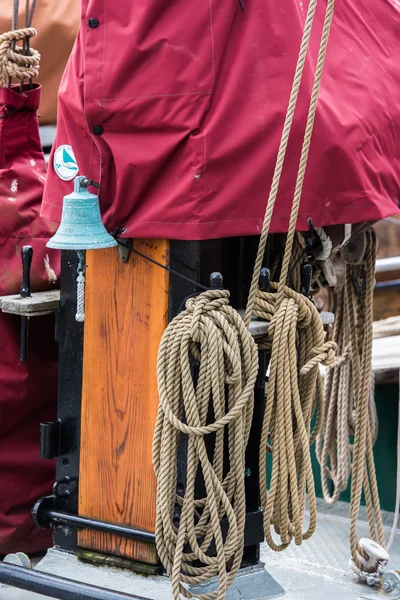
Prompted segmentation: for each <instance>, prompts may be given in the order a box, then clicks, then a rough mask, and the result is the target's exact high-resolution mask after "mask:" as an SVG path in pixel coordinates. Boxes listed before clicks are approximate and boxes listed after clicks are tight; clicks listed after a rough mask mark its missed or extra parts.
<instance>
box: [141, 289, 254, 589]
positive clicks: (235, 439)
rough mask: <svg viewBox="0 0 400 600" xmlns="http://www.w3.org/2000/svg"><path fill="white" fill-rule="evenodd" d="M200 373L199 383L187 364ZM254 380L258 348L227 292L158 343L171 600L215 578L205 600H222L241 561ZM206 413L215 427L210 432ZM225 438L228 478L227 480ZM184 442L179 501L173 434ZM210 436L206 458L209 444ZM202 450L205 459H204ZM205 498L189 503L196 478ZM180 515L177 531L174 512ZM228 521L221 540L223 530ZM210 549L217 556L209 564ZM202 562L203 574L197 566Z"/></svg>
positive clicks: (160, 528) (161, 481) (164, 537)
mask: <svg viewBox="0 0 400 600" xmlns="http://www.w3.org/2000/svg"><path fill="white" fill-rule="evenodd" d="M193 361H196V362H197V363H198V379H197V383H196V384H195V383H194V381H193V377H192V362H193ZM257 372H258V353H257V347H256V344H255V343H254V341H253V338H252V337H251V335H250V333H249V332H248V330H247V329H246V327H245V325H244V322H243V320H242V319H241V317H240V316H239V315H238V313H237V312H236V311H235V310H234V309H233V308H232V307H231V306H229V292H228V291H226V290H210V291H207V292H203V293H202V294H200V295H199V296H198V297H197V298H191V299H190V300H188V301H187V304H186V310H184V311H183V312H182V313H180V314H179V315H178V316H177V317H175V319H173V321H171V323H170V324H169V326H168V327H167V329H166V331H165V333H164V336H163V338H162V341H161V345H160V349H159V354H158V366H157V378H158V387H159V395H160V404H159V411H158V416H157V423H156V429H155V435H154V445H153V462H154V467H155V472H156V475H157V479H158V488H157V521H156V539H157V551H158V554H159V556H160V559H161V561H162V563H163V565H164V566H165V568H166V569H167V572H168V574H169V575H170V577H171V579H172V588H173V594H174V598H175V599H178V598H179V597H180V594H182V595H183V596H185V597H186V598H191V594H190V593H189V592H188V591H187V590H186V589H185V587H184V586H183V585H182V583H190V584H198V583H203V582H205V581H207V580H209V579H210V578H212V577H214V576H215V575H218V577H219V586H218V590H217V591H216V592H213V593H210V594H204V595H203V596H201V598H203V600H211V599H213V598H217V599H218V600H223V598H225V594H226V590H227V589H228V587H229V585H230V584H231V583H232V581H233V579H234V577H235V575H236V573H237V571H238V569H239V567H240V562H241V559H242V554H243V544H244V540H243V530H244V522H245V516H246V501H245V489H244V471H245V464H244V457H245V448H246V444H247V440H248V437H249V432H250V426H251V420H252V415H253V400H254V398H253V396H254V385H255V381H256V377H257ZM210 406H211V407H212V411H213V415H214V420H213V421H212V422H211V423H209V424H206V423H207V416H208V412H209V408H210ZM225 428H227V432H228V433H227V439H228V444H227V446H228V449H227V453H228V461H229V462H228V464H229V471H228V473H224V463H225V462H226V461H225V456H224V455H225V452H224V431H225ZM180 433H183V434H186V435H187V436H188V448H187V476H186V477H187V481H186V489H185V493H184V496H183V495H182V493H181V494H178V495H176V488H177V462H176V457H177V451H178V443H179V437H180V436H179V434H180ZM210 434H214V435H215V440H214V444H213V445H214V448H213V451H212V454H211V456H210V454H209V453H207V447H206V442H205V436H207V435H210ZM210 451H211V450H210V448H208V452H210ZM199 469H200V470H201V472H202V473H203V476H204V483H205V490H206V496H205V498H202V499H196V500H195V496H194V488H195V479H196V474H197V472H198V470H199ZM176 503H177V504H178V505H179V507H180V516H179V523H177V522H176V521H174V512H175V504H176ZM224 517H226V519H227V522H228V531H227V533H226V538H225V539H224V536H223V533H222V529H221V520H222V519H223V518H224ZM211 545H215V549H216V556H215V557H213V556H209V555H208V554H207V552H208V550H210V547H211ZM196 561H200V562H201V563H202V564H203V565H204V566H196Z"/></svg>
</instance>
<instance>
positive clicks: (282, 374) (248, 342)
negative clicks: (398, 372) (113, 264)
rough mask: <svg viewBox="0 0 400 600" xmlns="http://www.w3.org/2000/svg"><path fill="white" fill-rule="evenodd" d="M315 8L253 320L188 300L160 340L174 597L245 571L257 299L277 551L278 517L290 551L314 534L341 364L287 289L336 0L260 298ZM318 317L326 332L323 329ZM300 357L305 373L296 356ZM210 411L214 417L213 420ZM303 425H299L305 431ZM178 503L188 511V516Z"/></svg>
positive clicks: (207, 599)
mask: <svg viewBox="0 0 400 600" xmlns="http://www.w3.org/2000/svg"><path fill="white" fill-rule="evenodd" d="M316 5H317V0H310V4H309V8H308V13H307V18H306V23H305V28H304V34H303V39H302V42H301V48H300V54H299V58H298V63H297V67H296V72H295V77H294V82H293V87H292V91H291V95H290V100H289V106H288V110H287V115H286V119H285V124H284V128H283V133H282V138H281V142H280V147H279V151H278V157H277V163H276V167H275V172H274V176H273V181H272V185H271V192H270V195H269V199H268V204H267V208H266V213H265V218H264V223H263V227H262V232H261V236H260V242H259V248H258V253H257V259H256V263H255V266H254V272H253V277H252V284H251V288H250V293H249V299H248V304H247V308H246V314H245V319H244V323H243V322H242V321H241V319H240V317H238V315H237V314H236V312H235V311H234V310H233V309H232V308H231V307H230V306H229V304H228V299H229V292H227V291H226V290H210V291H207V292H204V293H203V294H200V296H198V297H197V298H195V299H190V300H189V301H188V302H187V305H186V310H185V311H184V312H182V313H181V314H180V315H178V316H177V317H175V319H173V321H172V322H171V323H170V324H169V325H168V327H167V329H166V331H165V332H164V335H163V338H162V340H161V345H160V349H159V354H158V365H157V378H158V388H159V396H160V404H159V412H158V417H157V423H156V429H155V436H154V447H153V462H154V467H155V472H156V476H157V480H158V490H157V520H156V539H157V551H158V553H159V556H160V559H161V561H162V563H163V564H164V566H165V568H166V570H167V572H168V574H169V576H170V577H171V579H172V589H173V594H174V599H175V600H178V599H179V598H180V594H182V595H183V596H185V597H186V598H190V597H191V594H190V592H189V591H187V590H186V588H185V587H184V585H183V584H193V583H202V582H205V581H207V580H209V579H210V578H212V577H214V576H215V575H218V576H219V585H218V589H217V590H216V591H215V592H212V593H210V594H204V595H203V596H200V598H202V599H203V600H212V599H214V598H217V599H218V600H223V599H224V598H225V594H226V591H227V589H228V587H229V585H230V584H231V583H232V581H233V579H234V577H235V575H236V573H237V571H238V569H239V567H240V561H241V558H242V554H243V545H244V540H243V535H244V521H245V492H244V455H245V447H246V444H247V440H248V435H249V430H250V425H251V418H252V412H253V386H254V383H255V380H256V376H257V371H258V355H257V349H256V346H255V344H254V342H253V340H252V338H251V336H250V334H249V332H248V329H247V327H248V325H249V323H250V319H251V317H252V315H253V314H254V310H255V305H256V301H257V306H258V309H259V310H261V309H262V308H263V307H265V306H264V305H263V304H262V301H263V300H265V301H266V302H267V303H269V304H270V305H271V307H272V311H271V325H270V329H269V331H270V335H269V337H270V340H271V346H272V358H271V375H270V383H269V385H268V395H267V410H266V416H265V419H264V426H263V436H262V440H261V447H260V457H261V458H260V467H261V469H260V470H261V477H262V482H263V483H261V488H263V486H264V485H265V489H266V475H265V454H266V449H267V441H268V438H269V440H270V445H269V449H270V451H271V453H272V456H273V469H272V487H271V492H270V494H269V495H268V496H267V494H266V492H265V494H264V493H263V489H261V494H262V497H263V502H262V504H263V509H264V511H265V518H264V524H265V535H266V538H267V541H269V542H270V543H271V542H272V540H271V537H270V534H269V532H270V524H271V523H270V521H271V515H272V516H273V517H274V519H273V520H274V523H275V530H276V531H277V532H278V533H281V535H282V543H283V545H285V546H286V545H287V544H288V542H289V541H290V538H291V537H292V536H293V535H294V536H295V539H296V542H297V543H300V541H301V539H300V537H304V535H300V533H299V523H300V528H301V522H302V515H303V511H304V502H305V498H304V495H305V490H306V488H308V490H309V493H310V495H311V496H312V495H313V491H312V490H313V481H312V473H311V472H310V469H309V465H310V462H309V461H310V458H309V444H310V437H311V439H313V437H315V435H316V433H317V431H315V432H314V434H312V435H311V436H310V432H309V428H310V420H311V415H312V414H313V412H314V409H315V406H316V405H317V404H318V405H319V406H321V404H322V402H321V398H320V394H321V390H322V387H321V384H320V382H319V379H318V376H319V375H318V373H319V371H318V367H319V364H320V363H322V364H329V363H330V362H331V361H332V360H333V351H334V349H335V344H333V343H328V344H324V339H323V332H322V330H321V327H320V317H319V315H318V313H317V311H316V309H315V310H314V309H313V308H312V304H311V302H309V301H308V300H307V299H304V298H303V297H301V296H300V295H299V294H295V293H294V292H292V290H290V289H289V288H287V286H286V280H287V276H288V270H289V263H290V261H291V256H292V249H293V243H294V237H295V228H296V221H297V215H298V211H299V206H300V199H301V193H302V188H303V182H304V175H305V170H306V164H307V158H308V152H309V147H310V142H311V134H312V130H313V125H314V118H315V112H316V107H317V100H318V95H319V89H320V85H321V77H322V70H323V64H324V59H325V55H326V49H327V43H328V37H329V31H330V26H331V22H332V17H333V7H334V0H328V5H327V10H326V15H325V21H324V26H323V31H322V38H321V46H320V51H319V55H318V61H317V66H316V71H315V80H314V85H313V90H312V95H311V101H310V108H309V113H308V119H307V125H306V130H305V135H304V142H303V147H302V153H301V159H300V166H299V171H298V177H297V182H296V190H295V194H294V199H293V206H292V211H291V217H290V224H289V230H288V234H287V238H286V244H285V252H284V257H283V263H282V268H281V275H280V281H279V284H278V286H277V288H276V293H275V294H273V298H272V297H269V296H268V297H265V296H263V293H261V292H260V291H259V290H258V280H259V276H260V271H261V267H262V263H263V258H264V254H265V249H266V244H267V239H268V233H269V229H270V224H271V220H272V213H273V209H274V206H275V201H276V198H277V194H278V187H279V182H280V178H281V174H282V170H283V163H284V159H285V155H286V150H287V145H288V140H289V134H290V130H291V126H292V122H293V118H294V113H295V108H296V102H297V98H298V94H299V89H300V83H301V79H302V74H303V70H304V65H305V61H306V57H307V53H308V46H309V40H310V36H311V29H312V25H313V22H314V17H315V10H316ZM303 300H304V301H303ZM316 320H318V322H319V325H317V324H316ZM306 323H307V324H308V325H307V326H306ZM303 329H304V336H302V338H303V337H304V340H306V342H307V343H306V344H305V343H303V344H302V346H301V348H300V347H299V345H298V340H297V337H298V331H300V330H303ZM308 330H309V331H308ZM279 340H280V342H279ZM280 344H281V345H280ZM286 344H289V346H288V348H287V354H286V357H287V359H288V360H290V361H291V365H292V368H291V369H290V371H288V370H286V371H283V370H282V369H277V364H278V362H279V360H282V356H283V355H282V350H283V349H284V348H283V347H284V346H285V345H286ZM299 349H300V352H301V363H300V364H301V370H300V372H298V359H297V353H298V350H299ZM191 359H192V360H196V361H198V363H199V367H198V368H199V376H198V381H197V384H195V383H194V382H193V377H192V372H191V368H190V367H191ZM288 373H290V376H288ZM300 377H303V378H304V381H307V382H315V385H314V383H312V385H311V391H310V390H307V392H306V399H305V400H304V398H302V397H300V392H302V391H303V389H304V388H305V385H306V384H305V383H304V384H303V383H302V382H300V383H299V378H300ZM295 380H296V381H295ZM225 388H227V397H228V402H227V405H226V396H225ZM275 390H276V391H275ZM272 398H275V400H272ZM210 407H212V412H213V418H214V419H215V420H214V421H212V422H211V423H207V416H208V413H209V409H210ZM293 424H295V425H296V427H295V431H294V432H293V431H292V429H293ZM225 426H226V427H227V428H228V435H227V437H228V452H229V465H230V467H229V472H228V474H227V475H225V476H224V468H223V465H224V427H225ZM317 430H318V427H317ZM275 431H276V432H277V433H276V434H275ZM180 433H183V434H186V435H187V436H188V450H187V460H186V463H187V464H186V466H187V481H186V488H185V490H184V491H182V492H181V493H178V494H177V490H176V488H177V452H178V443H179V437H180ZM208 434H214V435H215V441H214V449H213V454H212V455H211V457H210V454H208V453H207V448H206V443H205V439H204V437H205V436H206V435H208ZM285 439H286V440H288V443H289V447H290V451H291V454H290V456H289V457H288V460H287V461H286V462H285V460H284V458H282V459H281V458H280V454H279V453H277V452H276V448H275V446H276V445H279V443H281V444H284V443H285ZM290 440H292V445H290V443H291V442H290ZM298 467H300V473H299V475H297V468H298ZM198 470H201V472H202V474H203V477H204V482H205V488H206V497H205V498H202V499H200V500H198V499H195V496H194V490H195V478H196V474H197V471H198ZM288 481H289V484H288ZM296 490H297V492H296ZM314 495H315V494H314ZM266 496H267V498H266ZM177 505H178V506H179V507H180V514H178V515H177V514H176V506H177ZM285 514H286V517H285ZM224 516H226V517H227V520H228V532H227V534H226V537H225V538H224V536H223V534H222V530H221V519H222V518H223V517H224ZM313 527H314V524H313V525H312V527H311V528H309V531H308V533H307V534H306V535H311V532H312V529H313ZM284 529H286V531H284ZM212 544H213V545H214V544H215V552H216V556H210V554H212V552H210V550H211V548H212ZM198 561H200V565H201V566H199V562H198Z"/></svg>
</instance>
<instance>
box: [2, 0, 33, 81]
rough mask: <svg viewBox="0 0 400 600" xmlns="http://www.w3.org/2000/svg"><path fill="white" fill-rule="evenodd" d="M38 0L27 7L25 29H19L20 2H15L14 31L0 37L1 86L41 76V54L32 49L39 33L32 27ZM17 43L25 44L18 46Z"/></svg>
mask: <svg viewBox="0 0 400 600" xmlns="http://www.w3.org/2000/svg"><path fill="white" fill-rule="evenodd" d="M35 5H36V0H34V1H33V3H32V6H30V2H29V0H27V1H26V5H25V27H24V28H23V29H17V23H18V10H19V1H18V0H15V1H14V9H13V22H12V29H13V30H12V31H8V32H7V33H3V34H2V35H0V86H5V85H7V86H8V87H9V86H10V84H11V81H12V79H17V80H19V81H20V82H23V81H28V80H31V79H34V78H36V77H37V76H38V75H39V66H40V54H39V52H38V51H37V50H34V49H33V48H31V47H30V39H31V38H32V37H34V36H35V35H36V34H37V32H36V29H34V28H33V27H31V24H32V19H33V14H34V10H35ZM17 42H23V45H22V46H17V45H16V44H17Z"/></svg>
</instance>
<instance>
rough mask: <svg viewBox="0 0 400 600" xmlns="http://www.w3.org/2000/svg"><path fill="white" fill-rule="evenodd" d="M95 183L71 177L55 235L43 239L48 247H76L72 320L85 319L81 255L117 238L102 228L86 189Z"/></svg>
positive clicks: (94, 200) (95, 203) (92, 196)
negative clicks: (76, 273)
mask: <svg viewBox="0 0 400 600" xmlns="http://www.w3.org/2000/svg"><path fill="white" fill-rule="evenodd" d="M89 185H93V186H94V187H97V188H99V187H100V186H99V184H97V183H95V182H94V181H91V180H90V179H88V178H87V177H83V176H79V177H76V178H75V180H74V191H73V193H72V194H68V195H67V196H64V202H63V209H62V216H61V223H60V226H59V228H58V230H57V231H56V233H55V235H54V236H53V237H52V238H51V239H50V240H49V241H48V242H47V244H46V245H47V247H48V248H55V249H58V250H76V251H77V254H78V258H79V264H78V277H77V311H76V316H75V318H76V320H77V321H80V322H82V321H84V320H85V312H84V306H85V297H84V294H85V270H86V265H85V257H84V253H83V251H84V250H97V249H102V248H112V247H113V246H117V241H116V240H115V239H114V238H113V237H112V236H111V235H110V234H109V233H108V232H107V231H106V229H105V227H104V225H103V223H102V220H101V214H100V206H99V199H98V196H96V195H95V194H91V193H90V192H89V191H88V189H87V188H88V186H89Z"/></svg>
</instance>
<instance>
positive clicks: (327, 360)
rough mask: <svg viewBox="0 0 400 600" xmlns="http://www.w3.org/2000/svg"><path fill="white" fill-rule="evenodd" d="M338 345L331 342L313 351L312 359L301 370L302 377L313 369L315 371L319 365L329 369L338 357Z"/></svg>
mask: <svg viewBox="0 0 400 600" xmlns="http://www.w3.org/2000/svg"><path fill="white" fill-rule="evenodd" d="M336 350H337V344H336V342H333V341H329V342H325V343H324V344H322V346H317V347H315V348H313V349H312V350H311V355H312V356H313V358H311V359H310V360H309V361H308V362H307V363H306V364H305V365H304V367H303V368H302V369H301V371H300V375H306V374H307V373H309V372H310V371H311V370H312V369H315V367H316V366H317V365H324V366H325V367H328V366H329V365H331V364H332V363H333V361H334V360H335V357H336Z"/></svg>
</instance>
